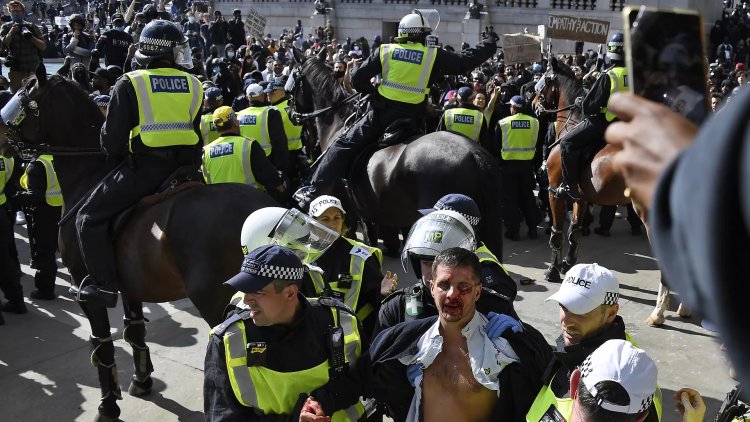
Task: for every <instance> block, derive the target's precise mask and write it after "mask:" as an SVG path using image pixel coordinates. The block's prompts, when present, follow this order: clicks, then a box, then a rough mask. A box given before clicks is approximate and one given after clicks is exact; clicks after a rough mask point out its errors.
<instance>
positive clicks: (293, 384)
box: [211, 293, 364, 422]
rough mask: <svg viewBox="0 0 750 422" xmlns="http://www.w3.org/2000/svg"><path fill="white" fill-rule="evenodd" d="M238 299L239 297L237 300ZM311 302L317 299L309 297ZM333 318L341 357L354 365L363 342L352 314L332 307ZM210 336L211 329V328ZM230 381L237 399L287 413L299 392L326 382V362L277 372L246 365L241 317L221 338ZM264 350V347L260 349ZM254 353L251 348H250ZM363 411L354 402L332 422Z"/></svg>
mask: <svg viewBox="0 0 750 422" xmlns="http://www.w3.org/2000/svg"><path fill="white" fill-rule="evenodd" d="M242 295H243V294H242V293H237V294H235V296H234V297H232V301H231V302H230V303H234V302H239V301H241V300H242ZM238 298H239V300H238ZM308 300H309V301H310V302H314V301H315V300H316V299H308ZM330 309H331V312H332V313H333V321H334V324H336V325H337V326H341V328H342V329H343V331H344V357H345V360H346V363H347V364H349V367H353V366H354V364H355V363H356V361H357V358H359V356H360V354H361V353H362V344H361V339H360V335H359V328H358V327H357V319H356V317H355V316H354V315H352V314H350V313H348V312H346V311H341V310H339V309H338V308H336V307H331V308H330ZM211 334H212V335H213V330H212V331H211ZM222 340H223V343H224V355H225V358H226V364H227V372H228V375H229V383H230V384H231V385H232V391H233V392H234V395H235V397H236V398H237V401H239V402H240V404H242V405H243V406H247V407H252V408H253V409H255V410H256V411H258V412H261V413H262V414H265V415H271V414H290V413H292V411H293V410H294V405H295V404H296V402H297V399H298V398H299V395H300V394H301V393H308V394H309V393H311V392H312V391H313V390H315V389H316V388H319V387H322V386H323V385H325V384H326V383H328V378H329V368H330V366H329V363H328V361H327V360H326V361H324V362H323V363H321V364H319V365H317V366H315V367H313V368H309V369H304V370H302V371H297V372H278V371H273V370H271V369H268V368H264V367H262V366H248V364H247V352H248V339H247V334H246V332H245V323H244V321H243V320H242V319H240V320H239V321H236V322H233V323H232V324H231V325H229V327H228V328H227V329H226V331H224V334H223V337H222ZM263 351H265V350H263ZM250 353H253V350H252V349H251V350H250ZM363 414H364V407H363V406H362V405H361V404H360V403H357V404H355V405H353V406H351V407H349V408H347V409H343V410H339V411H337V412H334V413H333V415H331V420H332V421H333V422H355V421H357V420H358V419H359V418H360V417H361V416H362V415H363Z"/></svg>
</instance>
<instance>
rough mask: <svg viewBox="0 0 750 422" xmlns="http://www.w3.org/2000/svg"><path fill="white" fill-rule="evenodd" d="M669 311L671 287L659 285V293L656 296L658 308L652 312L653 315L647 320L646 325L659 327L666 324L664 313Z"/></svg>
mask: <svg viewBox="0 0 750 422" xmlns="http://www.w3.org/2000/svg"><path fill="white" fill-rule="evenodd" d="M667 309H669V287H667V286H666V285H665V284H664V283H659V293H657V295H656V306H655V307H654V310H653V311H651V315H649V316H648V318H646V324H648V325H650V326H652V327H658V326H660V325H662V324H664V320H665V318H664V312H665V311H666V310H667Z"/></svg>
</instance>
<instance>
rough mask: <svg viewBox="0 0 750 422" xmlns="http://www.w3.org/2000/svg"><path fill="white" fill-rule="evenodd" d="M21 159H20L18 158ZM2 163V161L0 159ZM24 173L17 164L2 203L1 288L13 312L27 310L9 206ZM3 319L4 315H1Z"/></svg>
mask: <svg viewBox="0 0 750 422" xmlns="http://www.w3.org/2000/svg"><path fill="white" fill-rule="evenodd" d="M18 161H20V160H18ZM0 165H2V162H1V161H0ZM22 173H23V170H21V166H20V165H18V164H17V165H15V166H14V168H13V174H12V175H11V178H10V180H9V181H8V183H6V184H5V196H6V201H5V203H4V204H2V205H0V290H2V292H3V295H4V296H5V299H6V300H7V301H8V303H3V307H4V308H6V307H7V308H6V309H3V311H5V312H13V311H14V309H9V308H18V309H19V310H23V311H25V306H24V302H23V288H22V287H21V272H20V268H19V265H18V259H17V258H16V257H15V256H14V255H15V237H14V235H13V226H14V225H15V222H16V220H15V214H16V213H15V211H12V210H11V207H10V206H9V202H10V197H11V196H12V195H13V194H14V193H15V191H16V188H15V185H16V183H17V182H18V179H19V178H20V174H22ZM0 321H2V315H0Z"/></svg>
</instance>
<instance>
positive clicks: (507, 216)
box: [496, 97, 542, 236]
mask: <svg viewBox="0 0 750 422" xmlns="http://www.w3.org/2000/svg"><path fill="white" fill-rule="evenodd" d="M513 98H514V99H518V100H521V101H523V100H522V99H521V98H519V97H513ZM496 133H497V138H498V142H497V143H498V147H499V149H500V162H501V170H502V173H503V223H504V224H505V230H506V231H507V232H508V233H510V234H512V235H515V236H517V235H518V231H519V227H520V225H521V221H522V220H525V221H526V225H527V226H528V228H529V231H530V233H531V232H532V231H533V234H534V235H535V234H536V226H537V225H538V224H539V223H540V222H541V220H542V216H541V212H540V211H539V207H538V206H537V204H536V199H535V198H534V187H535V185H536V182H535V180H534V164H533V160H534V156H535V154H536V150H537V146H538V145H539V138H540V133H541V132H540V130H539V121H538V120H537V119H536V118H534V117H531V116H528V115H526V114H523V113H521V112H519V113H516V114H513V115H512V116H508V117H506V118H504V119H502V120H500V121H499V122H498V123H497V130H496Z"/></svg>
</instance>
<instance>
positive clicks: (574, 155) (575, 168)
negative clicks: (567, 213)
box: [560, 114, 609, 189]
mask: <svg viewBox="0 0 750 422" xmlns="http://www.w3.org/2000/svg"><path fill="white" fill-rule="evenodd" d="M608 125H609V123H608V122H607V120H606V119H605V118H604V115H603V114H597V115H593V116H589V117H586V118H585V119H584V120H583V121H582V122H581V123H579V124H578V125H577V126H576V127H575V128H573V130H571V131H570V132H568V133H567V134H565V136H563V138H562V139H561V140H560V152H561V158H562V171H563V178H564V179H565V182H566V183H567V184H568V185H569V186H570V187H571V188H573V189H575V187H576V186H578V184H579V183H580V174H581V161H583V154H584V153H585V152H586V150H587V149H588V148H590V147H591V146H593V145H596V144H598V143H603V142H604V132H605V131H606V130H607V126H608Z"/></svg>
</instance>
